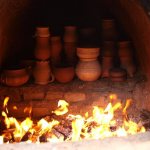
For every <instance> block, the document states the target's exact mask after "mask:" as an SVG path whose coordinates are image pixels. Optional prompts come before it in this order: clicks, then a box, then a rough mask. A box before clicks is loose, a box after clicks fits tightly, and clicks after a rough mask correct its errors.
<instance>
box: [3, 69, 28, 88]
mask: <svg viewBox="0 0 150 150" xmlns="http://www.w3.org/2000/svg"><path fill="white" fill-rule="evenodd" d="M28 80H29V73H28V72H27V70H26V69H25V68H20V69H9V70H4V71H3V72H2V74H1V83H3V84H5V85H8V86H21V85H23V84H25V83H26V82H27V81H28Z"/></svg>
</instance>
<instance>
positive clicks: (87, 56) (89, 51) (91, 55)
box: [77, 48, 100, 61]
mask: <svg viewBox="0 0 150 150" xmlns="http://www.w3.org/2000/svg"><path fill="white" fill-rule="evenodd" d="M99 53H100V48H77V56H78V57H79V58H80V60H84V61H92V60H95V59H97V57H98V56H99Z"/></svg>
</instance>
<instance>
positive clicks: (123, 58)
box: [118, 41, 136, 77]
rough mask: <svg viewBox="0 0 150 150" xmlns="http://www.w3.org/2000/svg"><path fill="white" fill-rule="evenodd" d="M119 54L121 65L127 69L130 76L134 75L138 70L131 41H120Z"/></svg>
mask: <svg viewBox="0 0 150 150" xmlns="http://www.w3.org/2000/svg"><path fill="white" fill-rule="evenodd" d="M118 55H119V59H120V65H121V67H122V68H124V69H126V70H127V74H128V75H129V77H133V76H134V73H135V72H136V67H135V64H134V61H133V52H132V48H131V42H130V41H120V42H119V43H118Z"/></svg>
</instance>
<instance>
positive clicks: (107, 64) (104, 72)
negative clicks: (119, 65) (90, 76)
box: [102, 57, 114, 78]
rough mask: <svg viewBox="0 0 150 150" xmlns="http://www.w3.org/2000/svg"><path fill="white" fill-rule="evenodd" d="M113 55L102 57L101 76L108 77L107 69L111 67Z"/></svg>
mask: <svg viewBox="0 0 150 150" xmlns="http://www.w3.org/2000/svg"><path fill="white" fill-rule="evenodd" d="M113 60H114V58H113V57H102V77H104V78H106V77H109V71H110V69H111V68H113V65H114V64H113Z"/></svg>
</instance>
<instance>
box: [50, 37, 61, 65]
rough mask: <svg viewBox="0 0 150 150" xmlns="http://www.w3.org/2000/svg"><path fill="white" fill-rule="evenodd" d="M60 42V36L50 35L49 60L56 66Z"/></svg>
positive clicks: (59, 55) (58, 58)
mask: <svg viewBox="0 0 150 150" xmlns="http://www.w3.org/2000/svg"><path fill="white" fill-rule="evenodd" d="M61 50H62V43H61V37H60V36H53V37H51V61H52V65H53V66H57V65H58V64H59V63H60V60H61Z"/></svg>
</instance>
